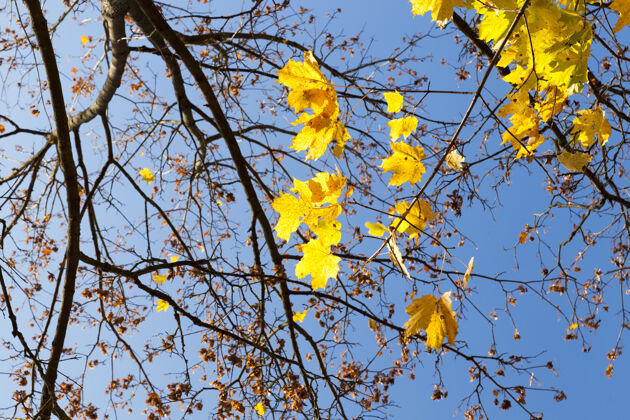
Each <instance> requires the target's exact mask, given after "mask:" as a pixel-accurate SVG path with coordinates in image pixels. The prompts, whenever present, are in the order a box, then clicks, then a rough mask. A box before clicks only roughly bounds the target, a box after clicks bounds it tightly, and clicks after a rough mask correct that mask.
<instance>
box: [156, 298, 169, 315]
mask: <svg viewBox="0 0 630 420" xmlns="http://www.w3.org/2000/svg"><path fill="white" fill-rule="evenodd" d="M168 306H169V305H168V302H167V301H165V300H162V299H158V303H157V307H156V308H155V310H156V311H158V312H160V311H166V310H167V309H168Z"/></svg>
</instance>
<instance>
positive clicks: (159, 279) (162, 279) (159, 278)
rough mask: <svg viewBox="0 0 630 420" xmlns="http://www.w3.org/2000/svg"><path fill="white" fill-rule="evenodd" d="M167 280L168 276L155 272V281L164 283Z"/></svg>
mask: <svg viewBox="0 0 630 420" xmlns="http://www.w3.org/2000/svg"><path fill="white" fill-rule="evenodd" d="M165 281H166V276H164V275H162V274H158V273H155V274H153V283H157V284H162V283H164V282H165Z"/></svg>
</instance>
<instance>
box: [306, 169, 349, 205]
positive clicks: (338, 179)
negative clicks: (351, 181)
mask: <svg viewBox="0 0 630 420" xmlns="http://www.w3.org/2000/svg"><path fill="white" fill-rule="evenodd" d="M345 186H346V177H345V176H342V175H341V173H340V172H339V170H337V173H336V174H329V173H328V172H319V173H318V174H317V175H315V177H314V178H311V179H309V180H308V188H309V189H310V194H311V198H310V200H311V201H312V202H314V203H320V204H321V203H330V204H336V203H337V200H338V199H339V196H340V195H341V191H342V190H343V188H344V187H345Z"/></svg>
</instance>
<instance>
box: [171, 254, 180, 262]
mask: <svg viewBox="0 0 630 420" xmlns="http://www.w3.org/2000/svg"><path fill="white" fill-rule="evenodd" d="M177 260H179V256H177V255H173V256H172V257H171V262H177Z"/></svg>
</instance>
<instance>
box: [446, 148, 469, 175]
mask: <svg viewBox="0 0 630 420" xmlns="http://www.w3.org/2000/svg"><path fill="white" fill-rule="evenodd" d="M465 160H466V159H464V157H463V156H462V155H460V154H459V153H457V150H451V151H450V152H449V154H448V155H446V166H448V167H449V168H451V169H454V170H456V171H461V170H462V169H463V166H462V162H464V161H465Z"/></svg>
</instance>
